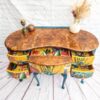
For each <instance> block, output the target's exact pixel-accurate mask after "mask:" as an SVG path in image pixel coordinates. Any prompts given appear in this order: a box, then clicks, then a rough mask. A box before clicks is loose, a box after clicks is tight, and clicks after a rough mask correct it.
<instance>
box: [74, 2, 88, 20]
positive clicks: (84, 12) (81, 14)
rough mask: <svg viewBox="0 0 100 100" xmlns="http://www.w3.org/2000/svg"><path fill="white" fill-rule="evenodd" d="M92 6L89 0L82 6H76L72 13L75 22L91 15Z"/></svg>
mask: <svg viewBox="0 0 100 100" xmlns="http://www.w3.org/2000/svg"><path fill="white" fill-rule="evenodd" d="M89 12H90V4H89V3H88V1H87V0H84V1H83V2H82V4H80V5H76V6H75V8H74V9H73V11H72V14H73V17H74V19H75V20H77V21H80V20H81V19H84V18H85V17H87V16H88V15H89Z"/></svg>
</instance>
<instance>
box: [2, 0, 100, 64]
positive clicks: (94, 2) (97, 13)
mask: <svg viewBox="0 0 100 100" xmlns="http://www.w3.org/2000/svg"><path fill="white" fill-rule="evenodd" d="M77 1H82V0H0V55H5V54H6V49H5V46H4V40H5V38H6V37H7V36H8V35H9V33H10V32H13V31H15V30H17V29H19V28H21V25H20V24H19V20H20V19H21V18H24V19H26V20H27V22H28V23H33V24H35V25H37V26H69V25H70V24H71V23H72V20H73V18H72V15H71V7H72V5H73V4H74V3H76V2H77ZM89 1H90V2H91V15H90V16H89V17H88V18H86V19H85V20H84V21H83V22H82V23H81V26H82V29H84V30H87V31H90V32H92V33H93V34H94V35H95V36H96V37H97V38H98V40H99V41H100V10H99V9H100V0H89ZM0 58H1V57H0ZM99 59H100V47H99V48H98V49H97V52H96V59H95V63H96V64H97V63H98V64H100V62H99Z"/></svg>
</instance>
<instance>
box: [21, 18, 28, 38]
mask: <svg viewBox="0 0 100 100" xmlns="http://www.w3.org/2000/svg"><path fill="white" fill-rule="evenodd" d="M20 23H21V25H22V26H23V28H22V34H23V35H24V36H25V34H26V33H27V29H26V27H25V25H26V21H25V20H24V19H22V20H21V21H20Z"/></svg>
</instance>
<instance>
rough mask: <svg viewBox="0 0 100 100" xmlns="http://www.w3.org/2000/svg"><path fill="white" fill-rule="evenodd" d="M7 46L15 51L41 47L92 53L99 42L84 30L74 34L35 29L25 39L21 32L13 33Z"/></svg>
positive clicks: (53, 29)
mask: <svg viewBox="0 0 100 100" xmlns="http://www.w3.org/2000/svg"><path fill="white" fill-rule="evenodd" d="M5 45H6V47H7V48H9V49H11V50H15V51H24V50H30V49H33V48H39V47H60V48H67V49H71V50H75V51H92V50H94V49H96V48H97V47H98V45H99V42H98V40H97V39H96V37H95V36H94V35H93V34H91V33H90V32H87V31H84V30H81V31H80V32H79V33H77V34H73V33H71V32H70V31H69V30H68V28H35V31H33V32H29V33H26V36H25V37H24V36H23V35H22V33H21V30H18V31H16V32H13V33H12V34H11V35H9V36H8V37H7V39H6V40H5Z"/></svg>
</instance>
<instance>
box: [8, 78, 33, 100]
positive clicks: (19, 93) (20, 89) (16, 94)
mask: <svg viewBox="0 0 100 100" xmlns="http://www.w3.org/2000/svg"><path fill="white" fill-rule="evenodd" d="M31 80H32V77H30V78H29V79H25V80H23V81H22V82H20V84H19V85H18V86H17V88H16V89H15V90H14V91H13V93H12V94H10V95H9V97H8V98H7V100H14V98H16V100H21V99H22V98H23V95H24V94H25V91H26V90H27V88H28V86H29V84H30V82H31ZM16 81H17V82H19V81H18V80H16Z"/></svg>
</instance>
